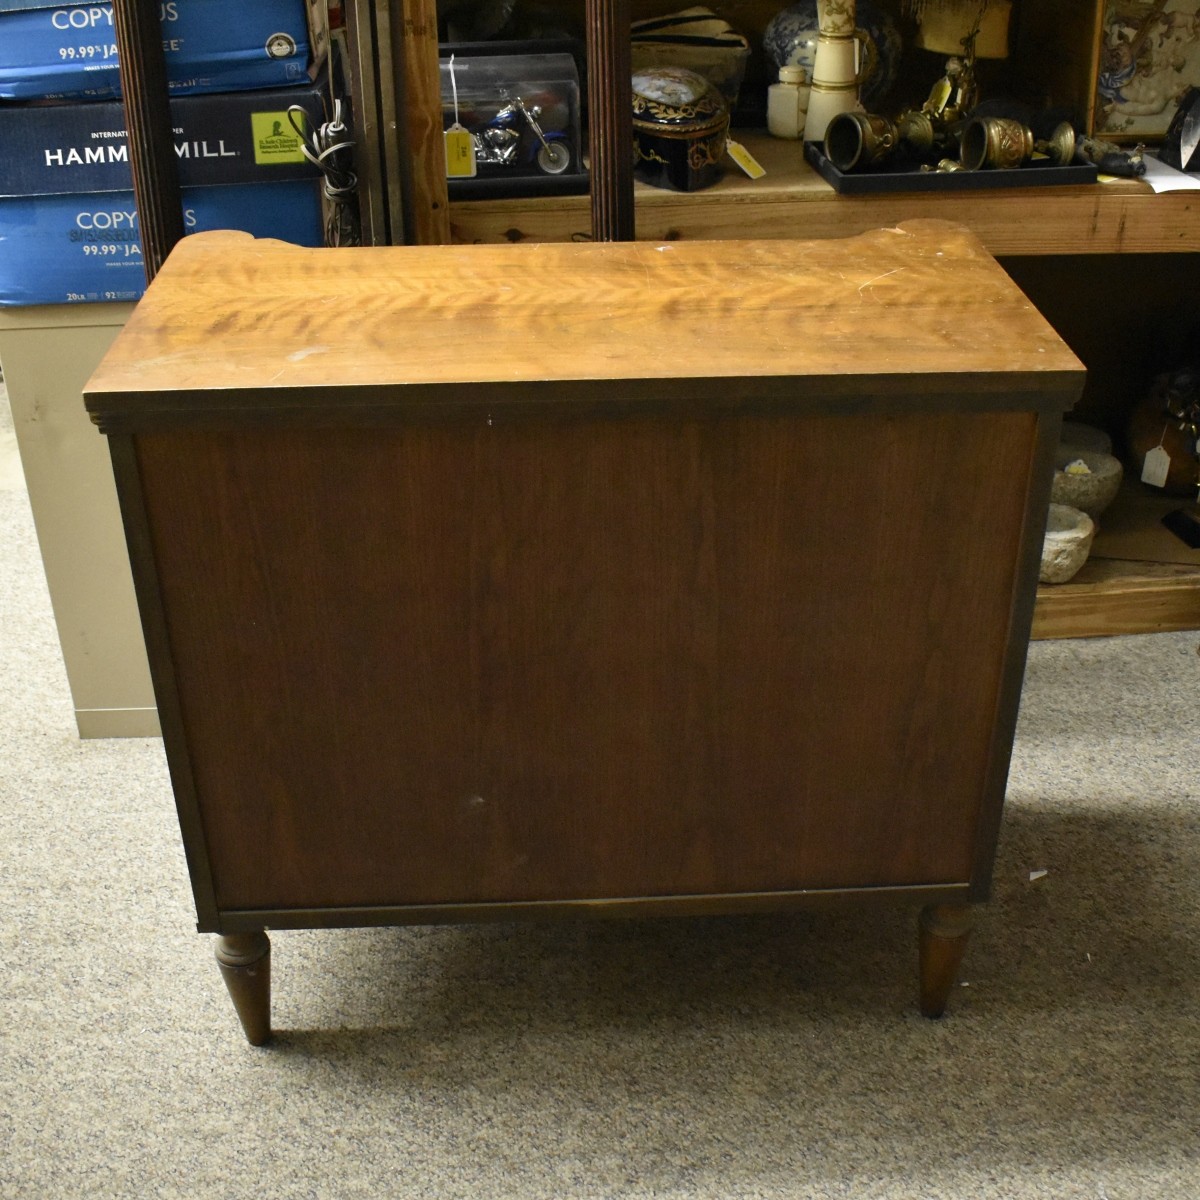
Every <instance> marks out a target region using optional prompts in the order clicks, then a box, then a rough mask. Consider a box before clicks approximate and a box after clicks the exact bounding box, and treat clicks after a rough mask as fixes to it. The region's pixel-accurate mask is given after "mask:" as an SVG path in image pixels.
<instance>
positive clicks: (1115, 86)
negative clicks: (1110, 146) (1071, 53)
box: [1093, 0, 1200, 142]
mask: <svg viewBox="0 0 1200 1200" xmlns="http://www.w3.org/2000/svg"><path fill="white" fill-rule="evenodd" d="M1196 86H1200V0H1107V4H1106V6H1105V13H1104V26H1103V29H1102V32H1101V43H1100V62H1099V69H1098V72H1097V76H1096V103H1095V109H1094V119H1093V127H1094V129H1095V132H1096V134H1097V135H1098V136H1100V137H1105V138H1109V139H1111V140H1113V141H1137V142H1140V141H1145V142H1154V141H1160V140H1161V139H1162V137H1163V135H1164V134H1165V133H1166V132H1167V126H1168V125H1170V123H1171V118H1172V117H1173V116H1174V115H1175V109H1176V107H1177V105H1178V103H1179V98H1180V97H1181V96H1182V95H1183V93H1184V92H1186V91H1187V89H1188V88H1189V87H1196Z"/></svg>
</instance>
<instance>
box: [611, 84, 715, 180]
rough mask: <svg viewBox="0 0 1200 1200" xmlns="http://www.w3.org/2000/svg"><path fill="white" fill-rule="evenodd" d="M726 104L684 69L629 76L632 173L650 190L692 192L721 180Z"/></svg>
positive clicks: (711, 89)
mask: <svg viewBox="0 0 1200 1200" xmlns="http://www.w3.org/2000/svg"><path fill="white" fill-rule="evenodd" d="M728 133H729V106H728V105H727V104H726V103H725V98H724V97H723V96H722V95H721V93H720V92H719V91H718V90H717V88H716V87H714V86H713V85H712V84H711V83H709V81H708V80H707V79H705V78H704V76H702V75H698V74H697V73H696V72H695V71H689V70H687V69H686V68H684V67H655V68H654V69H652V70H649V71H639V72H637V73H636V74H635V75H634V76H633V150H634V167H633V173H634V175H635V176H636V177H637V178H638V179H640V180H641V181H642V182H643V183H649V184H652V185H653V186H654V187H662V188H673V189H674V190H676V191H679V192H694V191H698V190H699V189H700V188H705V187H709V186H710V185H711V184H714V183H716V182H717V180H718V179H720V178H721V159H722V157H723V156H724V154H725V143H726V138H727V136H728Z"/></svg>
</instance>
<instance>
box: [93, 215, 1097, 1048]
mask: <svg viewBox="0 0 1200 1200" xmlns="http://www.w3.org/2000/svg"><path fill="white" fill-rule="evenodd" d="M963 316H965V317H966V318H967V320H966V321H963V320H961V319H960V318H961V317H963ZM864 329H866V330H869V334H870V336H869V337H865V336H864ZM214 346H219V347H220V350H219V352H216V353H214ZM1082 378H1083V374H1082V370H1081V368H1080V365H1079V363H1078V362H1077V360H1076V359H1075V358H1074V356H1073V355H1072V354H1071V353H1070V351H1069V350H1068V349H1067V348H1066V347H1065V345H1064V344H1063V343H1062V342H1061V340H1060V339H1059V338H1058V337H1057V335H1056V334H1055V333H1054V332H1053V330H1052V329H1051V328H1050V326H1049V325H1048V324H1047V323H1046V322H1045V320H1044V319H1043V318H1042V317H1041V316H1040V315H1039V314H1038V313H1037V312H1036V310H1035V309H1034V308H1033V307H1032V306H1031V305H1029V304H1028V302H1027V301H1026V300H1025V298H1024V297H1023V296H1022V295H1021V293H1020V292H1019V291H1018V290H1017V289H1016V288H1015V287H1014V286H1013V284H1012V282H1011V281H1010V280H1009V278H1008V277H1007V276H1006V275H1005V273H1004V272H1003V271H1002V270H1001V269H1000V268H999V267H998V266H997V264H996V263H995V262H994V260H993V259H991V258H990V257H989V256H988V255H987V254H986V253H985V251H984V250H983V248H982V246H981V245H980V244H979V242H978V241H977V240H976V239H974V238H973V237H971V236H970V235H969V234H968V233H967V232H966V231H964V230H962V229H961V228H959V227H956V226H952V225H947V224H945V223H941V222H921V221H918V222H911V223H908V224H906V225H904V226H902V227H899V228H889V229H885V230H879V231H875V232H872V233H867V234H862V235H859V236H857V237H854V238H850V239H845V240H825V241H812V242H797V241H790V242H777V241H769V240H767V241H753V242H744V241H726V242H715V243H693V242H680V243H678V244H667V245H648V244H643V243H624V244H610V245H587V244H583V245H572V244H566V245H562V244H530V245H523V246H500V247H416V246H411V247H394V248H372V249H360V250H342V251H338V252H336V253H333V252H328V251H311V250H301V249H297V248H294V247H287V246H284V245H282V244H280V243H272V242H256V241H254V240H253V239H251V238H249V237H247V236H245V235H236V234H202V235H197V236H195V237H191V238H187V239H185V241H184V242H183V243H181V244H180V245H179V246H178V247H177V248H176V250H175V251H174V253H173V254H172V256H171V257H170V259H169V260H168V262H167V264H166V266H165V267H164V269H163V270H162V272H161V273H160V274H159V275H158V277H157V278H156V280H155V281H154V283H153V285H152V286H151V287H150V290H149V292H148V293H147V295H146V298H145V299H144V300H143V301H142V302H141V303H140V304H139V305H138V307H137V309H136V310H135V312H134V314H133V317H132V318H131V320H130V322H129V324H128V325H127V327H126V328H125V330H124V331H123V332H122V334H121V335H120V337H119V338H118V340H117V342H116V344H115V346H114V348H113V350H112V351H111V352H110V353H109V354H108V356H107V357H106V358H105V360H104V361H103V363H102V364H101V366H100V367H99V369H98V371H97V373H96V374H95V375H94V376H93V377H92V379H91V381H90V383H89V384H88V386H87V389H86V398H87V403H88V407H89V409H90V411H91V412H92V414H93V416H94V417H95V419H96V420H97V421H98V422H99V424H100V426H101V428H102V429H103V430H104V432H106V433H107V434H108V436H109V439H110V444H111V450H112V456H113V462H114V468H115V475H116V479H117V485H118V491H119V495H120V498H121V504H122V509H123V512H124V516H125V522H126V528H127V533H128V537H129V543H130V548H131V558H132V561H133V566H134V577H135V581H136V584H137V588H138V594H139V603H140V605H141V608H142V613H143V619H144V622H145V626H146V633H147V645H148V648H149V652H150V658H151V666H152V672H153V675H154V680H155V688H156V694H157V696H158V701H159V709H160V715H161V719H162V724H163V733H164V738H165V742H166V748H167V754H168V760H169V763H170V768H171V776H172V780H173V784H174V787H175V792H176V796H177V800H178V804H179V811H180V819H181V825H182V829H183V834H184V839H185V844H186V848H187V855H188V862H189V866H190V870H191V877H192V884H193V888H194V892H195V898H196V904H197V910H198V914H199V921H200V928H201V929H202V930H208V931H214V932H218V933H220V934H222V935H224V936H223V940H222V942H221V949H220V951H219V958H220V959H221V961H222V965H223V967H224V968H225V970H226V972H227V974H228V977H229V980H230V983H231V991H232V992H233V993H234V995H235V999H237V1001H238V1003H239V1007H240V1011H241V1014H242V1017H243V1020H244V1023H245V1025H246V1030H247V1033H248V1035H249V1036H250V1037H251V1040H254V1041H260V1040H263V1039H264V1038H265V1037H266V1036H267V1033H268V1031H269V1018H268V1015H267V993H266V981H267V979H268V975H267V972H266V960H265V957H264V956H265V954H266V950H267V942H266V936H265V933H264V930H265V929H266V928H267V927H275V928H295V927H307V926H336V925H363V924H384V923H407V922H414V921H456V920H467V919H489V918H495V917H504V918H511V917H514V916H553V915H580V914H599V915H620V914H626V913H666V912H721V911H753V910H760V909H766V908H787V907H794V906H799V905H806V904H821V903H830V902H836V901H845V900H854V899H864V898H872V899H875V898H882V899H885V900H892V901H896V902H910V903H917V904H923V905H925V906H926V909H925V916H924V918H923V923H922V943H921V944H922V947H923V949H922V1006H923V1008H924V1010H925V1011H926V1012H927V1013H929V1014H930V1015H936V1014H937V1013H940V1012H941V1010H942V1008H943V1006H944V1005H945V1003H946V998H947V994H948V991H949V988H950V986H951V980H952V977H953V971H954V966H955V963H956V961H957V957H958V955H959V954H961V951H962V945H963V940H964V937H965V932H966V924H965V914H966V912H967V905H968V902H970V901H975V900H982V899H984V898H985V897H986V895H987V892H988V887H989V880H990V874H991V863H992V857H993V853H994V849H995V841H996V835H997V829H998V825H999V820H1000V809H1001V805H1002V803H1003V797H1004V789H1005V779H1006V773H1007V767H1008V760H1009V752H1010V748H1011V741H1012V735H1013V729H1014V725H1015V720H1016V710H1017V702H1018V696H1019V692H1020V685H1021V676H1022V670H1023V664H1024V655H1025V647H1026V643H1027V638H1028V632H1029V622H1030V619H1031V614H1032V608H1033V599H1034V589H1035V582H1036V574H1037V564H1038V559H1039V552H1040V543H1041V530H1042V522H1043V514H1044V511H1045V505H1046V502H1047V491H1048V487H1049V470H1048V465H1049V461H1050V455H1051V453H1052V451H1053V448H1054V446H1055V444H1056V439H1057V435H1058V429H1059V423H1060V418H1061V413H1062V411H1063V410H1064V409H1066V408H1068V407H1069V406H1070V405H1071V404H1072V403H1073V402H1074V400H1075V399H1076V397H1077V395H1078V392H1079V388H1080V386H1081V383H1082Z"/></svg>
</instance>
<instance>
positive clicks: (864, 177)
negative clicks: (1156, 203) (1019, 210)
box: [804, 142, 1099, 195]
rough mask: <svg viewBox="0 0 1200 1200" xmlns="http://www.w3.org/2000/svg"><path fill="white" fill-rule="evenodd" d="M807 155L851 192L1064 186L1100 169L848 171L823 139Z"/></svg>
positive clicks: (835, 184)
mask: <svg viewBox="0 0 1200 1200" xmlns="http://www.w3.org/2000/svg"><path fill="white" fill-rule="evenodd" d="M804 157H805V158H807V159H808V161H809V162H810V163H811V164H812V166H813V168H814V169H815V170H816V172H817V174H818V175H820V176H821V178H822V179H824V180H825V182H826V183H828V184H829V185H830V186H831V187H832V188H833V189H834V190H835V191H837V192H845V193H847V194H849V195H858V194H862V193H865V192H954V191H973V190H976V189H978V188H1003V187H1062V186H1063V185H1064V184H1070V183H1095V182H1096V176H1097V175H1098V174H1099V171H1098V170H1097V169H1096V167H1095V166H1094V165H1093V164H1092V163H1071V164H1070V165H1068V166H1065V167H1054V166H1043V165H1041V164H1040V163H1039V162H1030V163H1026V164H1025V166H1023V167H1016V168H1014V169H1012V170H1008V171H995V170H982V171H919V170H912V169H908V170H895V169H892V170H888V169H887V168H886V167H882V168H877V169H876V170H873V171H858V172H851V173H849V174H847V173H845V172H843V171H839V170H838V169H837V167H835V166H834V165H833V163H831V162H830V161H829V159H827V158H826V157H825V148H824V146H823V145H822V144H821V143H820V142H805V143H804Z"/></svg>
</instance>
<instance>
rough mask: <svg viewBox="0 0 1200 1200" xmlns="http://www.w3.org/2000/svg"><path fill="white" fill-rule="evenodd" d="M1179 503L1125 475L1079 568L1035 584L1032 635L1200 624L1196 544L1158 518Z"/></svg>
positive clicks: (1158, 630) (1199, 555)
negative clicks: (1065, 578) (1063, 578)
mask: <svg viewBox="0 0 1200 1200" xmlns="http://www.w3.org/2000/svg"><path fill="white" fill-rule="evenodd" d="M1186 503H1187V501H1186V500H1181V499H1180V498H1179V497H1170V496H1162V495H1161V494H1159V493H1156V492H1152V491H1150V490H1149V489H1148V488H1146V487H1145V486H1144V485H1142V484H1141V483H1139V482H1137V481H1136V480H1133V481H1127V482H1126V484H1125V487H1124V488H1123V489H1122V492H1121V495H1120V496H1118V497H1117V499H1116V500H1115V501H1114V502H1113V506H1112V508H1111V509H1109V510H1108V511H1107V512H1106V513H1105V514H1104V518H1103V522H1102V528H1101V532H1100V533H1099V534H1098V535H1097V537H1096V541H1095V544H1094V545H1093V547H1092V554H1091V557H1090V558H1089V559H1088V561H1087V562H1086V563H1084V565H1083V568H1082V569H1081V570H1080V572H1079V574H1078V575H1076V576H1075V578H1074V579H1072V580H1071V581H1070V583H1063V584H1042V586H1041V587H1039V588H1038V598H1037V606H1036V608H1035V609H1034V616H1033V637H1034V638H1057V637H1103V636H1107V635H1110V634H1117V633H1165V632H1168V631H1170V630H1180V629H1200V550H1190V549H1189V548H1188V547H1187V546H1185V545H1184V543H1183V542H1181V541H1180V540H1179V539H1178V538H1176V537H1175V536H1174V535H1173V534H1172V533H1170V532H1169V531H1168V530H1167V529H1165V528H1164V527H1163V525H1162V523H1161V520H1162V517H1163V515H1164V514H1165V513H1167V512H1169V511H1170V510H1171V509H1176V508H1180V507H1182V506H1183V505H1185V504H1186Z"/></svg>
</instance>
